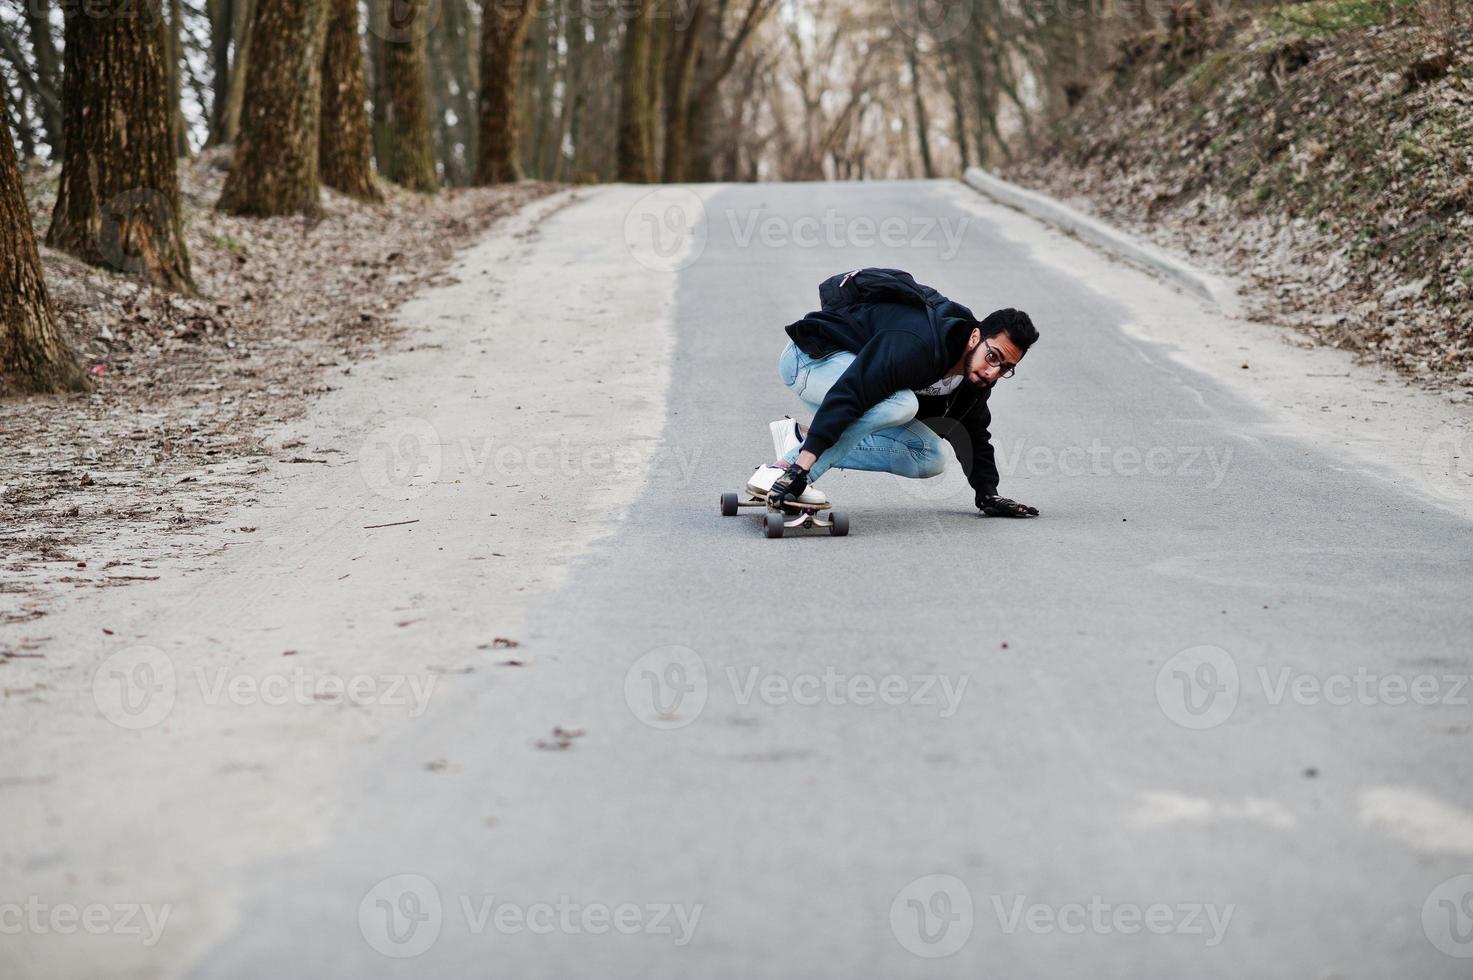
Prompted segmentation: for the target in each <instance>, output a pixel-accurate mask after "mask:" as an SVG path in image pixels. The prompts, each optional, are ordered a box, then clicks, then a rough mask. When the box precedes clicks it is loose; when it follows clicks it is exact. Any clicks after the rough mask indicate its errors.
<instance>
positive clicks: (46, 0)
mask: <svg viewBox="0 0 1473 980" xmlns="http://www.w3.org/2000/svg"><path fill="white" fill-rule="evenodd" d="M25 11H26V27H27V28H28V29H29V31H30V36H31V51H32V53H33V54H34V55H35V58H36V101H37V103H38V105H39V107H40V112H41V125H42V126H44V127H45V129H46V142H47V143H49V144H50V145H51V155H52V157H53V158H60V156H61V152H62V148H63V142H64V140H65V138H66V137H65V134H64V133H63V128H64V124H63V122H62V108H61V87H62V77H61V58H60V56H59V55H58V54H57V53H56V42H55V40H53V38H52V36H51V0H28V2H27V3H26V4H25Z"/></svg>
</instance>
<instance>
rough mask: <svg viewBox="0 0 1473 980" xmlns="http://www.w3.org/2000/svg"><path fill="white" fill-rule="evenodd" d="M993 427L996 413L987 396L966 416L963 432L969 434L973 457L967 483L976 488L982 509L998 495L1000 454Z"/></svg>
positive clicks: (974, 492)
mask: <svg viewBox="0 0 1473 980" xmlns="http://www.w3.org/2000/svg"><path fill="white" fill-rule="evenodd" d="M991 425H992V409H990V408H988V407H987V398H986V397H985V396H983V397H980V398H978V399H977V401H976V403H975V404H973V405H972V407H971V409H970V410H969V411H968V412H967V414H966V415H963V416H962V431H964V432H965V433H966V434H967V440H968V442H969V443H970V444H971V445H970V448H971V455H972V465H971V468H970V469H968V470H967V482H968V483H970V484H971V485H972V491H973V495H974V497H975V499H976V503H977V506H978V507H980V506H982V498H983V497H992V496H996V495H997V480H998V474H997V453H996V452H995V451H994V450H993V448H992V433H991V432H990V431H988V430H989V427H990V426H991ZM953 445H955V444H954V443H953ZM958 458H960V457H958Z"/></svg>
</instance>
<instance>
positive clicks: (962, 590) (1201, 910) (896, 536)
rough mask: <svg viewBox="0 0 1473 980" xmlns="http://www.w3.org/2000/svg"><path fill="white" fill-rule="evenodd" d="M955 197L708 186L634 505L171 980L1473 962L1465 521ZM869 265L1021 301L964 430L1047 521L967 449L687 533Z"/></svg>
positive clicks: (255, 880) (890, 974)
mask: <svg viewBox="0 0 1473 980" xmlns="http://www.w3.org/2000/svg"><path fill="white" fill-rule="evenodd" d="M957 194H958V189H957V187H956V186H955V185H952V184H949V183H893V184H802V185H757V186H744V187H732V188H729V189H723V190H721V191H719V192H718V193H716V194H715V195H714V196H712V197H710V198H709V200H707V202H706V205H705V209H706V219H707V224H706V227H707V230H708V233H709V238H708V240H707V241H706V242H705V245H704V250H703V251H701V252H700V254H699V256H697V257H693V261H691V262H690V263H689V264H688V265H687V266H686V267H685V268H683V269H682V270H681V271H680V274H679V287H678V295H677V303H676V311H675V319H676V329H677V338H676V348H675V353H674V363H673V372H672V376H673V382H672V385H671V388H670V391H669V393H668V406H669V412H668V419H667V421H666V423H665V428H664V431H663V434H662V436H661V453H660V455H659V458H658V462H657V464H656V466H655V467H654V470H653V473H652V475H651V479H650V481H649V483H648V486H647V487H646V489H645V491H644V492H643V494H642V495H641V496H640V497H639V498H638V499H637V500H635V501H634V502H633V503H632V505H631V507H630V510H629V512H628V514H627V517H626V519H625V520H623V521H622V522H621V523H620V524H619V525H618V526H617V528H616V530H615V531H614V533H613V534H612V535H611V536H610V537H608V538H607V539H605V540H604V541H603V542H602V543H601V544H600V545H599V546H598V547H597V548H596V550H595V551H594V553H593V554H592V555H590V556H588V557H587V558H585V559H584V560H582V561H581V562H580V563H579V564H578V566H577V567H576V570H575V572H574V574H573V576H572V578H571V580H570V582H569V584H568V585H567V586H566V587H564V588H562V589H561V590H559V591H558V592H557V593H556V594H555V595H553V596H550V597H547V598H545V599H544V600H542V601H540V602H539V603H538V604H537V606H536V608H535V609H534V611H533V613H532V615H531V617H530V620H529V626H528V628H527V629H526V630H525V631H524V635H523V636H522V637H521V638H520V639H521V641H522V646H521V647H520V648H518V649H517V650H514V651H513V650H509V651H506V654H507V656H508V657H512V658H522V659H524V660H525V664H526V665H525V666H523V667H520V668H517V667H505V668H500V669H485V670H478V671H476V672H475V673H472V674H469V675H466V676H464V677H461V678H459V679H458V683H457V684H456V686H455V688H454V690H453V691H452V692H451V693H449V694H447V695H446V696H444V697H438V698H437V699H436V701H435V703H434V704H433V706H432V708H431V710H430V711H428V712H427V713H426V714H425V716H424V717H422V718H420V719H417V720H415V721H410V722H405V723H404V724H402V725H399V726H398V727H396V728H395V729H394V730H393V732H392V733H391V736H390V737H387V738H385V739H384V740H382V742H380V743H379V744H376V745H373V746H366V747H364V748H363V749H362V750H361V751H360V752H359V753H358V754H357V756H356V757H355V758H354V759H353V760H352V762H351V763H350V764H349V765H348V766H347V767H345V769H344V770H343V771H342V773H341V786H340V789H339V796H340V798H341V800H342V801H343V806H342V807H341V810H340V812H339V815H338V816H337V818H336V819H335V828H334V830H333V832H332V833H331V834H330V835H329V836H328V837H327V839H325V840H322V841H318V842H315V843H313V844H312V845H310V846H308V847H307V848H305V849H304V850H303V851H301V852H296V853H292V854H290V855H286V856H283V857H282V858H281V859H280V860H278V861H272V862H267V863H265V864H263V865H261V866H258V867H255V868H253V869H251V870H250V872H249V874H248V875H247V876H246V878H245V879H244V880H243V883H242V885H241V892H240V905H239V908H240V916H239V920H238V925H237V929H236V931H235V933H234V935H233V936H232V937H231V938H229V939H228V940H227V941H225V942H224V943H222V944H221V945H219V946H218V947H217V948H215V949H214V950H213V951H212V952H211V953H210V954H209V955H208V957H207V958H206V959H205V960H204V961H203V962H202V963H201V964H200V965H199V967H198V969H197V971H196V976H198V977H201V978H217V977H218V978H240V977H273V976H312V977H352V978H361V977H365V976H386V977H394V976H403V977H456V978H459V977H488V978H489V977H515V978H519V980H521V978H532V977H559V978H565V977H599V978H616V977H628V978H655V977H703V978H715V977H732V978H738V977H740V978H748V977H766V976H772V977H820V976H822V977H829V976H832V977H846V978H852V977H887V978H894V977H911V976H916V977H921V976H959V977H960V976H965V977H971V978H994V977H996V978H1020V977H1049V978H1053V977H1063V976H1090V977H1120V978H1144V977H1181V976H1194V977H1224V978H1227V977H1232V978H1239V977H1294V978H1305V977H1343V978H1350V977H1386V976H1416V977H1419V978H1438V977H1449V978H1451V977H1466V976H1468V975H1469V973H1470V971H1473V959H1468V958H1466V957H1469V956H1473V878H1467V879H1460V878H1459V877H1458V876H1461V875H1469V874H1473V817H1470V813H1473V780H1470V779H1469V774H1470V762H1469V759H1470V752H1469V750H1470V747H1473V708H1470V707H1469V703H1470V700H1473V689H1470V688H1469V687H1468V686H1462V685H1461V684H1460V682H1459V678H1464V679H1466V677H1467V676H1468V675H1469V674H1470V673H1473V651H1470V643H1469V639H1468V638H1469V635H1470V631H1473V608H1470V603H1469V598H1470V588H1469V586H1470V580H1473V579H1470V572H1473V560H1470V555H1473V549H1470V542H1473V536H1470V531H1473V526H1470V524H1469V523H1468V522H1467V521H1465V520H1463V519H1460V518H1458V517H1456V516H1453V515H1451V514H1449V513H1447V512H1445V511H1442V510H1439V509H1438V508H1436V507H1433V506H1430V505H1429V504H1427V503H1425V502H1424V501H1422V500H1419V499H1417V498H1414V497H1412V496H1410V495H1408V494H1405V493H1402V492H1400V491H1398V490H1396V489H1395V488H1393V487H1391V486H1389V485H1388V484H1387V483H1385V482H1384V481H1381V480H1377V479H1374V478H1372V477H1371V476H1368V475H1366V474H1365V473H1363V472H1362V471H1361V469H1360V467H1359V466H1358V465H1357V464H1355V463H1354V461H1351V460H1348V459H1346V458H1343V457H1340V456H1337V455H1335V454H1334V453H1332V452H1328V451H1325V450H1322V449H1321V448H1319V447H1317V446H1316V445H1314V444H1312V443H1311V442H1309V441H1306V440H1305V439H1302V438H1296V437H1294V436H1292V435H1290V434H1286V433H1285V430H1284V427H1283V426H1281V425H1279V424H1277V423H1276V420H1274V419H1271V418H1269V417H1268V416H1267V414H1266V413H1265V412H1264V411H1263V410H1261V409H1259V408H1256V407H1253V406H1251V405H1249V404H1248V403H1246V402H1245V401H1243V400H1241V399H1240V398H1239V397H1237V396H1236V395H1235V394H1233V392H1232V391H1231V390H1230V389H1229V388H1228V387H1227V386H1225V385H1224V384H1222V383H1220V382H1219V381H1218V380H1215V379H1213V378H1211V377H1207V376H1205V375H1202V374H1197V373H1194V372H1192V371H1190V370H1188V369H1187V368H1185V367H1183V366H1182V365H1181V364H1180V363H1178V362H1177V361H1175V360H1173V359H1172V358H1170V357H1169V356H1168V355H1167V352H1166V351H1165V350H1163V349H1161V348H1158V347H1156V346H1154V345H1151V344H1148V343H1145V342H1143V341H1141V340H1138V339H1133V337H1132V335H1131V334H1130V333H1128V332H1127V331H1125V330H1123V329H1122V325H1123V324H1126V323H1128V322H1129V321H1130V319H1131V317H1132V311H1131V303H1132V302H1134V301H1136V298H1135V297H1133V296H1132V295H1129V294H1128V293H1129V290H1130V289H1131V286H1130V284H1131V283H1132V282H1134V281H1135V279H1134V278H1133V276H1134V274H1130V275H1126V274H1124V273H1122V278H1121V284H1122V291H1121V293H1120V294H1116V295H1102V294H1100V293H1098V292H1092V291H1090V290H1088V289H1086V288H1084V287H1082V286H1080V285H1077V284H1076V283H1075V282H1074V281H1073V280H1072V279H1071V278H1070V277H1068V276H1067V275H1064V274H1062V273H1060V272H1058V271H1053V270H1052V269H1051V267H1050V266H1049V265H1048V264H1047V263H1044V262H1041V261H1039V259H1038V257H1037V256H1035V255H1033V254H1030V252H1029V251H1028V250H1026V249H1024V248H1020V247H1019V246H1018V245H1016V244H1015V243H1012V242H1010V241H1008V240H1006V239H1004V238H1003V237H1002V236H1001V235H1000V233H999V232H998V231H997V229H996V228H994V227H993V226H992V225H991V224H990V223H988V222H987V221H985V220H983V219H982V218H980V217H978V216H977V215H975V214H972V213H971V212H969V211H968V210H966V209H964V208H961V207H959V205H958V203H957V197H956V195H957ZM577 214H578V212H577V210H576V206H575V209H574V210H573V211H570V212H568V213H567V220H576V217H577ZM804 217H807V218H810V219H812V221H809V222H799V221H798V219H800V218H804ZM864 218H870V219H874V220H875V221H883V220H885V219H890V220H891V221H892V225H891V231H892V232H893V234H892V235H891V236H890V240H889V243H888V244H886V243H882V242H880V241H879V240H878V234H877V231H879V230H881V228H880V227H877V228H876V229H875V230H871V229H870V228H869V226H868V225H867V224H866V223H865V221H864V220H862V219H864ZM768 219H772V220H771V221H770V222H769V223H767V224H766V225H764V224H763V222H765V221H767V220H768ZM893 222H898V224H893ZM938 222H939V224H938ZM963 222H965V223H963ZM928 227H929V230H928ZM902 228H903V230H902ZM943 228H948V229H949V230H950V231H951V232H952V233H954V234H957V233H959V236H960V237H959V240H958V241H957V243H956V245H955V246H954V247H952V246H951V245H949V244H948V242H947V239H946V237H945V235H944V234H943V233H942V229H943ZM764 229H765V230H764ZM749 231H750V232H752V234H751V236H750V237H748V234H747V233H748V232H749ZM618 233H619V232H618V230H617V229H608V228H593V227H590V228H588V229H587V234H588V235H590V236H601V235H610V234H612V235H617V234H618ZM872 264H878V265H890V266H901V267H904V268H907V269H909V270H911V271H912V272H913V273H914V274H915V275H916V276H917V278H919V279H921V280H922V281H926V282H929V283H931V284H932V285H934V286H936V287H937V288H939V289H941V290H942V291H944V292H946V293H948V294H950V295H952V296H953V297H955V298H957V299H959V300H960V301H962V302H966V303H968V304H970V305H972V306H973V308H974V309H976V310H978V311H979V312H986V311H987V310H990V309H992V308H994V307H998V306H1016V307H1020V308H1022V309H1025V310H1028V311H1029V312H1030V313H1031V314H1032V315H1033V317H1034V319H1035V321H1036V322H1037V323H1038V325H1039V327H1040V330H1041V332H1042V337H1043V339H1042V341H1041V343H1040V344H1039V345H1038V347H1036V348H1035V350H1034V351H1033V352H1032V353H1030V354H1029V356H1028V357H1027V359H1026V360H1025V361H1024V363H1023V366H1022V367H1021V369H1020V370H1019V371H1018V375H1017V377H1016V378H1014V379H1012V380H1010V381H1007V382H1004V383H1003V385H1002V386H1001V387H1000V388H999V390H998V391H997V392H996V393H995V396H994V399H993V404H994V419H995V424H994V437H995V440H996V444H997V446H998V452H999V457H1000V460H1001V462H1002V465H1003V474H1004V476H1003V484H1002V491H1003V493H1005V494H1007V495H1008V496H1012V497H1015V498H1017V499H1019V500H1022V501H1025V502H1027V503H1030V504H1033V505H1035V506H1037V507H1039V508H1040V509H1041V510H1042V512H1043V517H1042V518H1041V519H1038V520H1033V521H1019V522H1015V521H1007V520H999V519H980V518H978V517H977V516H976V515H975V513H974V511H973V509H972V506H971V499H970V493H969V492H968V490H967V488H966V487H965V484H964V482H963V481H962V480H961V478H960V476H959V475H958V474H957V473H956V472H955V471H954V469H953V471H952V472H951V473H950V474H948V475H947V476H944V477H941V478H938V479H937V480H935V481H928V482H927V483H924V484H920V483H908V482H906V481H902V480H899V479H896V478H893V477H890V476H887V475H883V474H867V473H840V472H834V473H832V474H831V475H830V476H828V477H825V479H824V480H823V481H821V483H820V486H822V488H823V489H825V490H826V491H827V492H828V494H829V495H830V496H831V497H832V498H834V499H835V500H836V501H837V503H838V504H839V506H840V507H841V508H842V509H844V510H846V511H847V512H849V514H850V515H851V519H852V521H853V532H852V534H851V535H850V536H849V537H848V538H845V539H834V538H829V537H827V536H822V535H809V536H805V537H803V538H802V539H785V540H783V541H769V540H766V539H765V538H764V537H763V536H762V534H761V533H760V531H759V529H758V523H757V519H756V517H755V516H754V514H753V513H751V512H743V514H742V515H741V516H739V517H736V518H722V517H720V516H718V514H717V508H716V502H717V496H718V494H719V493H720V492H721V491H724V490H728V489H732V490H734V489H737V487H738V486H739V485H740V483H741V482H743V481H744V478H745V475H746V474H747V473H748V472H750V470H751V468H752V467H753V466H755V465H757V464H758V463H760V462H762V461H764V460H765V459H766V457H767V456H769V455H770V449H769V448H768V445H767V433H766V428H765V423H766V422H767V421H769V420H770V419H772V418H775V417H777V416H779V415H782V414H784V413H794V414H797V412H798V409H799V408H800V405H799V404H798V402H797V401H796V399H794V398H793V397H792V396H791V395H790V394H789V393H788V392H787V391H786V389H784V388H783V387H782V386H781V385H780V383H779V381H778V378H777V371H776V361H777V356H778V353H779V351H780V349H781V347H782V346H783V343H784V342H785V337H784V335H783V334H782V331H781V327H782V325H783V324H785V323H787V322H789V321H790V320H792V319H795V318H796V317H797V316H799V315H801V314H802V313H803V312H805V311H806V310H808V309H810V308H812V306H813V305H814V304H815V303H816V286H817V283H818V282H819V281H820V280H821V279H822V278H824V277H825V276H827V275H829V274H831V273H833V272H836V271H842V270H844V269H849V268H855V267H859V266H862V265H872ZM539 271H541V272H548V271H549V270H538V269H537V268H536V267H535V265H534V266H532V267H530V268H529V269H528V270H527V274H528V275H535V274H538V273H539ZM570 369H573V368H571V367H570ZM585 369H586V368H585ZM592 369H594V370H596V367H594V368H592ZM533 387H535V388H537V389H538V390H537V393H536V394H531V395H529V398H537V397H541V398H544V399H547V400H552V401H555V400H556V398H557V388H556V383H555V379H542V380H540V381H538V382H537V384H536V385H535V386H533ZM567 424H578V423H576V422H575V421H572V420H570V421H569V422H568V423H567ZM452 533H453V532H452ZM559 726H560V729H561V731H562V734H561V735H557V734H554V732H553V730H554V728H555V727H559ZM539 742H540V743H541V744H540V745H539Z"/></svg>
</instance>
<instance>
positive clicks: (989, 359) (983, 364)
mask: <svg viewBox="0 0 1473 980" xmlns="http://www.w3.org/2000/svg"><path fill="white" fill-rule="evenodd" d="M978 333H979V334H980V333H981V331H980V330H979V331H978ZM1021 360H1023V352H1022V351H1020V350H1019V349H1018V347H1017V345H1016V344H1014V343H1013V342H1012V340H1011V339H1010V338H1009V337H1008V335H1007V333H1006V332H1003V333H998V334H995V335H993V336H991V337H983V338H982V342H981V343H980V344H978V345H977V349H976V350H974V351H972V353H971V355H970V356H968V358H967V370H966V372H965V373H966V377H967V380H968V381H970V382H972V384H974V385H981V386H982V387H984V388H991V387H992V386H993V385H995V384H997V383H998V381H1000V380H1002V376H1003V375H1004V374H1007V373H1008V372H1009V371H1011V370H1012V369H1013V368H1015V367H1017V366H1018V362H1019V361H1021ZM993 362H996V363H993Z"/></svg>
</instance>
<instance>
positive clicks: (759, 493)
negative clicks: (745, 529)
mask: <svg viewBox="0 0 1473 980" xmlns="http://www.w3.org/2000/svg"><path fill="white" fill-rule="evenodd" d="M782 475H783V468H782V467H781V466H773V465H772V464H771V463H768V464H767V465H766V466H759V467H757V469H756V470H754V471H753V473H752V478H751V479H750V480H748V481H747V490H748V491H749V492H750V493H751V494H752V496H754V497H764V498H765V497H766V496H767V493H768V491H770V490H771V489H772V485H773V484H774V483H776V482H777V478H778V477H780V476H782ZM828 502H829V498H828V497H826V496H824V492H823V491H822V490H819V489H817V488H815V487H808V488H806V489H804V491H803V494H802V496H800V497H799V498H798V503H800V504H808V505H811V506H815V507H822V506H824V505H825V504H827V503H828Z"/></svg>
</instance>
